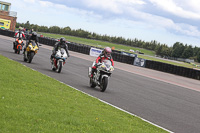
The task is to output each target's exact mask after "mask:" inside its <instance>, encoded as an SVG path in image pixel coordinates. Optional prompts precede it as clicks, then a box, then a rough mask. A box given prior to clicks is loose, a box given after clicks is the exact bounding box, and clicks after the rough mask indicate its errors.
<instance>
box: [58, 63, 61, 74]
mask: <svg viewBox="0 0 200 133" xmlns="http://www.w3.org/2000/svg"><path fill="white" fill-rule="evenodd" d="M61 70H62V61H59V68H58V73H60V72H61Z"/></svg>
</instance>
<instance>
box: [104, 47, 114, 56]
mask: <svg viewBox="0 0 200 133" xmlns="http://www.w3.org/2000/svg"><path fill="white" fill-rule="evenodd" d="M111 53H112V50H111V48H110V47H105V48H104V56H105V57H110V55H111Z"/></svg>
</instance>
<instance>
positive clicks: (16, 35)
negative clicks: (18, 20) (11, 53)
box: [13, 27, 26, 49]
mask: <svg viewBox="0 0 200 133" xmlns="http://www.w3.org/2000/svg"><path fill="white" fill-rule="evenodd" d="M16 38H21V39H22V38H24V39H26V37H25V35H24V33H23V31H22V27H19V31H18V32H16V33H15V41H14V42H13V49H15V45H16V44H17V41H16ZM22 47H23V44H22Z"/></svg>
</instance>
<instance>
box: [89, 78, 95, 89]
mask: <svg viewBox="0 0 200 133" xmlns="http://www.w3.org/2000/svg"><path fill="white" fill-rule="evenodd" d="M96 86H97V85H96V84H95V83H94V82H93V80H92V78H90V87H91V88H95V87H96Z"/></svg>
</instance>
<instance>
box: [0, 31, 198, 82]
mask: <svg viewBox="0 0 200 133" xmlns="http://www.w3.org/2000/svg"><path fill="white" fill-rule="evenodd" d="M14 34H15V32H13V31H9V30H3V29H0V35H5V36H9V37H14ZM27 37H29V35H27ZM56 41H57V40H56V39H53V38H47V37H39V43H42V44H46V45H50V46H53V45H54V44H55V43H56ZM67 45H68V48H69V50H71V51H75V52H79V53H83V54H87V55H89V53H90V49H91V46H88V45H84V44H77V43H74V42H67ZM112 57H113V60H114V61H118V62H122V63H127V64H133V63H134V59H135V57H132V56H129V55H123V54H122V53H121V52H120V51H117V50H113V52H112ZM145 67H146V68H149V69H154V70H158V71H162V72H166V73H171V74H175V75H180V76H184V77H188V78H193V79H198V80H200V71H199V70H195V69H191V68H185V67H181V66H175V65H171V64H167V63H162V62H157V61H152V60H146V61H145Z"/></svg>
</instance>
